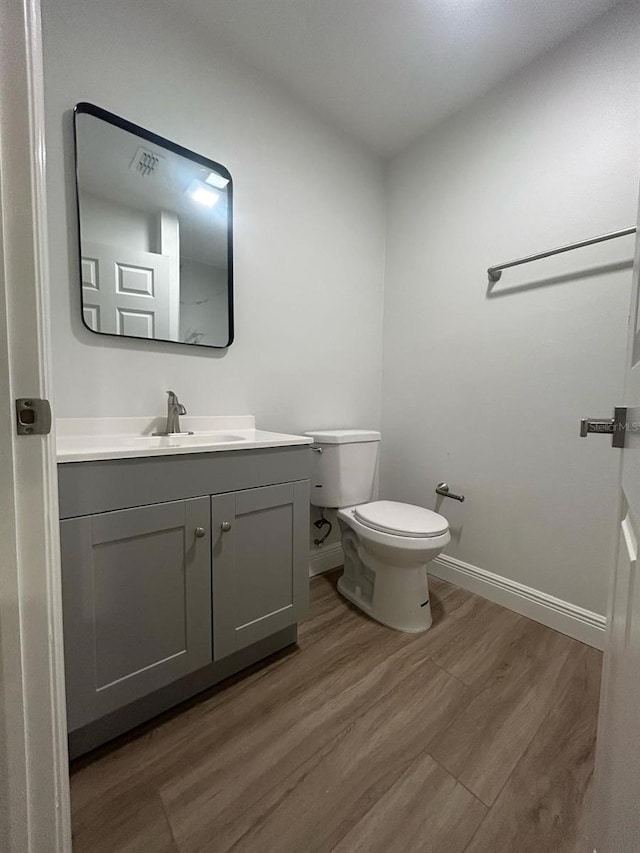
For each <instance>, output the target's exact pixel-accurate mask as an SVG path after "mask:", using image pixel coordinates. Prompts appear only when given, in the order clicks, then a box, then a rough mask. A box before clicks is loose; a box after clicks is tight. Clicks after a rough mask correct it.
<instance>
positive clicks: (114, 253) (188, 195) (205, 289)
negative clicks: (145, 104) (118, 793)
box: [74, 103, 233, 347]
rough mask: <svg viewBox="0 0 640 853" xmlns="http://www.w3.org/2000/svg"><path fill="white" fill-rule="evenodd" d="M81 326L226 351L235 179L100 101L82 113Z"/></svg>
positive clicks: (78, 126)
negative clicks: (107, 107) (219, 348)
mask: <svg viewBox="0 0 640 853" xmlns="http://www.w3.org/2000/svg"><path fill="white" fill-rule="evenodd" d="M74 118H75V122H74V127H75V143H76V146H75V147H76V190H77V201H78V221H79V227H80V235H79V236H80V278H81V290H82V319H83V322H84V324H85V326H87V328H88V329H90V330H91V331H92V332H97V333H98V334H102V335H122V336H125V337H130V338H147V339H152V340H161V341H174V342H176V343H181V344H196V345H198V346H208V347H227V346H229V344H230V343H231V342H232V340H233V251H232V249H233V247H232V182H231V175H230V174H229V172H228V171H227V169H225V167H224V166H221V165H220V164H219V163H215V162H214V161H213V160H209V159H207V158H206V157H202V156H200V155H199V154H195V153H194V152H193V151H189V150H188V149H187V148H182V147H181V146H180V145H176V144H175V143H173V142H169V141H168V140H166V139H163V138H162V137H160V136H157V135H156V134H155V133H151V132H150V131H148V130H144V129H143V128H141V127H138V126H137V125H135V124H131V122H129V121H126V120H125V119H122V118H119V117H118V116H116V115H114V114H113V113H109V112H107V111H106V110H103V109H101V108H100V107H96V106H94V105H93V104H87V103H81V104H78V105H77V106H76V108H75V116H74Z"/></svg>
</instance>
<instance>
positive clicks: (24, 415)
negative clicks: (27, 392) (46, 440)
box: [16, 397, 51, 435]
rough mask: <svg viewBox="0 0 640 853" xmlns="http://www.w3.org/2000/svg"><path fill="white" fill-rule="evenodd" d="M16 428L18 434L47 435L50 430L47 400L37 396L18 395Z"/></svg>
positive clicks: (49, 413) (49, 407) (49, 412)
mask: <svg viewBox="0 0 640 853" xmlns="http://www.w3.org/2000/svg"><path fill="white" fill-rule="evenodd" d="M16 429H17V432H18V435H48V434H49V433H50V432H51V406H50V405H49V401H48V400H40V399H38V398H37V397H18V399H17V400H16Z"/></svg>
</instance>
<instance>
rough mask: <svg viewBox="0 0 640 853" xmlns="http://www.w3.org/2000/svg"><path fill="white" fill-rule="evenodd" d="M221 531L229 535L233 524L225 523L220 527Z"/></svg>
mask: <svg viewBox="0 0 640 853" xmlns="http://www.w3.org/2000/svg"><path fill="white" fill-rule="evenodd" d="M220 530H222V532H223V533H228V532H229V531H230V530H231V522H230V521H223V522H222V524H221V525H220Z"/></svg>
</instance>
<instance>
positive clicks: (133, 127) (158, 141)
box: [73, 101, 235, 350]
mask: <svg viewBox="0 0 640 853" xmlns="http://www.w3.org/2000/svg"><path fill="white" fill-rule="evenodd" d="M79 115H92V116H95V118H99V119H102V121H106V122H108V123H109V124H112V125H115V127H119V128H120V129H121V130H126V131H127V132H128V133H132V134H134V135H135V136H139V137H141V138H142V139H145V140H147V142H152V143H154V144H155V145H159V146H161V147H163V148H166V149H167V150H169V151H172V152H173V153H174V154H179V155H180V156H182V157H186V158H187V159H189V160H193V161H194V162H195V163H199V164H200V165H201V166H205V168H207V169H211V170H212V171H215V172H218V173H219V174H220V175H222V176H223V177H224V178H226V179H227V180H228V181H229V183H228V184H227V186H226V188H225V189H226V191H227V211H228V217H227V218H228V221H227V294H228V298H227V305H228V329H229V339H228V341H227V343H226V344H224V345H222V346H213V345H212V344H192V343H187V342H186V341H173V340H169V339H167V338H142V337H136V336H135V335H116V334H114V333H113V332H96V331H95V329H92V328H90V326H88V325H87V323H86V322H85V319H84V312H83V310H82V238H81V224H80V185H79V181H78V129H77V118H78V116H79ZM73 146H74V148H73V156H74V174H75V179H76V193H75V199H76V217H77V223H78V263H79V270H78V272H79V276H78V278H79V284H80V319H81V320H82V325H83V326H84V327H85V329H88V330H89V331H90V332H92V333H93V334H94V335H106V336H107V337H111V338H125V339H128V340H132V341H160V342H161V343H169V344H178V345H179V346H188V347H196V348H197V349H203V348H204V349H217V350H218V349H227V348H228V347H230V346H231V344H232V343H233V340H234V336H235V329H234V313H233V179H232V177H231V173H230V172H229V170H228V169H227V168H226V167H225V166H223V165H222V164H221V163H217V162H216V161H215V160H210V159H209V158H208V157H203V156H202V155H201V154H196V153H195V151H191V150H190V149H189V148H184V147H183V146H182V145H178V144H177V143H176V142H171V140H169V139H165V137H164V136H159V135H158V134H157V133H153V132H152V131H150V130H146V129H145V128H144V127H140V126H139V125H137V124H134V123H133V122H130V121H127V119H124V118H121V117H120V116H117V115H115V113H111V112H109V111H108V110H105V109H103V108H102V107H98V106H96V105H95V104H90V103H88V102H86V101H80V102H79V103H77V104H76V105H75V107H74V109H73Z"/></svg>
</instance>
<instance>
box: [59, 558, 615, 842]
mask: <svg viewBox="0 0 640 853" xmlns="http://www.w3.org/2000/svg"><path fill="white" fill-rule="evenodd" d="M335 582H336V574H335V573H334V574H332V575H325V576H322V577H318V578H315V579H314V580H313V581H312V587H311V588H312V607H311V615H310V618H309V619H308V620H307V621H306V622H305V624H304V625H303V626H301V630H300V642H299V647H298V648H297V649H295V650H293V651H290V652H287V653H281V654H280V655H278V656H275V657H274V658H271V659H270V660H268V661H267V662H266V663H263V664H262V665H260V666H257V667H254V668H253V669H252V670H250V671H248V672H246V673H244V674H243V675H242V676H241V677H238V678H236V679H234V680H233V681H232V682H227V683H226V685H225V686H224V687H223V688H222V689H217V690H215V691H211V692H210V693H209V694H208V695H207V696H205V697H199V699H198V700H197V701H193V702H191V703H190V704H188V705H187V706H183V707H182V708H181V709H180V710H179V712H177V713H176V712H174V713H172V714H167V715H165V716H164V717H162V718H160V719H159V720H156V721H154V723H153V724H150V725H147V726H146V727H144V728H143V729H139V730H138V731H137V732H136V733H135V734H134V735H133V736H128V737H127V738H126V740H121V741H120V742H117V743H116V744H114V745H111V746H110V747H109V748H108V749H107V748H103V749H102V751H101V752H100V753H96V754H94V755H93V756H91V757H90V758H89V759H87V758H84V759H82V760H81V761H79V762H77V763H76V764H75V766H74V767H73V768H72V777H71V783H72V812H73V833H74V851H76V853H82V851H88V852H89V853H125V851H126V853H138V851H141V852H142V853H195V851H207V853H224V851H234V853H329V851H335V853H414V851H415V853H418V851H420V853H463V851H465V853H534V851H535V853H578V851H582V849H583V847H582V844H581V838H580V835H581V818H582V815H583V811H584V807H585V799H586V797H587V794H588V790H589V786H590V780H591V775H592V768H593V752H594V743H595V731H596V715H597V704H598V693H599V684H600V666H601V655H600V653H599V652H597V651H595V650H593V649H591V648H589V647H588V646H585V645H582V644H581V643H579V642H577V641H575V640H572V639H569V638H568V637H565V636H563V635H562V634H558V633H556V632H555V631H552V630H550V629H548V628H545V627H543V626H542V625H539V624H537V623H536V622H532V621H530V620H528V619H525V618H524V617H522V616H519V615H517V614H515V613H512V612H511V611H509V610H505V609H504V608H502V607H498V606H497V605H495V604H492V603H491V602H488V601H485V600H484V599H482V598H479V597H477V596H474V595H471V594H470V593H468V592H465V591H463V590H461V589H458V588H456V587H453V586H450V585H448V584H445V583H442V582H440V581H437V580H434V579H432V581H431V590H432V604H433V612H434V625H433V627H432V628H431V629H430V630H429V631H427V632H426V633H424V634H417V635H416V634H414V635H410V634H401V633H399V632H397V631H392V630H390V629H388V628H385V627H383V626H382V625H379V624H377V623H376V622H373V621H371V620H370V619H368V618H367V617H366V616H364V615H363V614H362V613H360V612H359V611H358V610H357V609H355V608H353V607H352V606H351V605H349V604H348V603H347V602H346V601H344V599H342V598H341V597H340V596H339V594H338V593H337V591H336V589H335Z"/></svg>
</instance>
